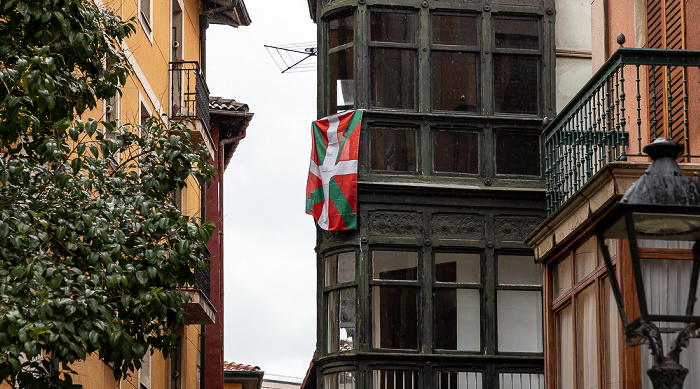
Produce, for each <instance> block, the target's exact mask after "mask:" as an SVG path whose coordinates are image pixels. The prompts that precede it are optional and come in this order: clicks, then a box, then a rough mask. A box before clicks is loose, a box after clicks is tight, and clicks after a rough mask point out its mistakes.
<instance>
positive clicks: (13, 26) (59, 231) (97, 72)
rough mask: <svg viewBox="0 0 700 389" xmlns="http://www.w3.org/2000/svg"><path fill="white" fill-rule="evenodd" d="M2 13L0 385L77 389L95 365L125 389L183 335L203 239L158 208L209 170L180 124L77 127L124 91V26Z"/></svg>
mask: <svg viewBox="0 0 700 389" xmlns="http://www.w3.org/2000/svg"><path fill="white" fill-rule="evenodd" d="M0 7H2V13H1V14H0V37H2V38H0V380H5V381H7V382H9V383H11V384H13V385H19V386H21V387H26V388H48V387H52V388H64V387H77V386H76V385H74V384H73V383H72V381H71V377H70V374H68V373H70V365H71V364H72V363H74V362H76V361H80V360H84V359H85V358H86V357H87V355H89V354H90V353H93V352H96V353H97V354H98V355H99V358H100V359H102V360H103V361H104V362H107V363H110V364H111V365H112V366H113V367H114V376H115V378H116V379H122V378H124V377H126V375H127V374H128V373H129V371H130V370H133V369H135V368H136V369H137V368H139V367H140V359H141V358H142V357H143V356H144V355H145V353H146V352H148V350H149V348H150V349H151V350H162V351H163V353H164V354H165V355H168V354H169V353H170V352H171V351H172V349H173V347H174V345H175V342H176V339H177V335H176V333H177V329H178V328H179V327H181V326H182V325H184V324H185V323H186V321H187V318H186V316H185V315H184V312H183V308H182V303H183V301H185V300H186V299H187V294H186V293H185V292H182V291H181V290H180V289H179V288H181V287H183V286H185V285H188V284H189V285H191V284H194V275H193V273H192V270H193V269H196V268H204V267H205V266H206V255H207V254H206V247H205V244H206V242H207V240H208V239H209V237H210V235H211V231H212V225H211V223H204V222H203V221H202V220H199V219H196V218H193V217H188V216H184V215H182V213H181V212H180V211H179V210H178V208H177V207H176V206H175V204H174V202H173V200H172V199H171V197H170V196H169V194H170V193H171V192H172V191H173V190H175V189H176V188H178V187H179V188H182V187H184V186H185V180H186V179H187V178H188V177H190V176H194V177H195V178H196V179H197V181H198V182H199V183H201V184H204V185H206V184H208V182H209V178H210V177H211V175H212V174H213V171H214V167H213V166H211V165H210V164H209V163H208V155H207V154H206V151H205V150H206V149H205V148H203V147H199V146H198V145H195V144H193V143H192V141H191V138H190V136H189V132H188V130H187V129H186V128H184V126H182V125H181V124H177V123H171V124H170V125H169V128H168V126H166V125H164V124H163V123H162V121H160V120H158V119H157V118H152V119H151V120H149V121H148V123H147V124H146V125H143V126H141V125H139V126H131V125H124V126H121V127H118V128H117V127H115V124H114V123H104V122H101V121H99V120H93V119H89V120H85V121H81V120H80V119H79V118H80V117H81V115H82V114H83V113H84V112H85V111H86V110H87V109H89V108H94V107H95V106H96V104H97V103H98V102H99V101H100V100H102V99H109V98H111V97H114V96H115V95H116V94H117V93H119V88H120V86H122V85H124V84H125V82H126V79H127V76H128V75H129V71H130V70H129V67H128V62H127V61H126V57H125V55H124V53H123V52H122V51H121V50H120V49H119V45H118V43H119V42H121V41H122V40H123V39H124V38H126V37H128V36H129V35H130V34H131V33H133V32H134V25H133V20H130V21H122V20H121V19H120V18H119V17H117V16H116V15H114V13H113V12H112V11H110V10H108V9H105V8H100V7H98V6H96V5H95V4H93V3H92V2H91V1H89V0H26V1H24V0H5V1H3V2H2V3H1V5H0ZM105 131H114V132H116V134H117V136H116V139H109V138H107V137H105V136H104V135H103V133H104V132H105Z"/></svg>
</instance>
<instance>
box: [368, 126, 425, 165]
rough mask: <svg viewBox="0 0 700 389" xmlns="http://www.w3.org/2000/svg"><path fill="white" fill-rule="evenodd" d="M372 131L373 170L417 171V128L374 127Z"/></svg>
mask: <svg viewBox="0 0 700 389" xmlns="http://www.w3.org/2000/svg"><path fill="white" fill-rule="evenodd" d="M370 132H371V137H372V139H371V142H370V143H371V144H370V148H371V154H372V163H371V164H372V170H375V171H394V172H415V171H416V169H417V161H416V131H415V130H409V129H394V128H384V127H372V128H371V129H370Z"/></svg>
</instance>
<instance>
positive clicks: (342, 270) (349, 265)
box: [338, 251, 355, 283]
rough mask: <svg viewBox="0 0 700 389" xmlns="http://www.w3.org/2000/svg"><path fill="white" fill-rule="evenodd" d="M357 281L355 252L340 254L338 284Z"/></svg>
mask: <svg viewBox="0 0 700 389" xmlns="http://www.w3.org/2000/svg"><path fill="white" fill-rule="evenodd" d="M350 281H355V252H354V251H349V252H346V253H340V254H338V282H339V283H340V282H350Z"/></svg>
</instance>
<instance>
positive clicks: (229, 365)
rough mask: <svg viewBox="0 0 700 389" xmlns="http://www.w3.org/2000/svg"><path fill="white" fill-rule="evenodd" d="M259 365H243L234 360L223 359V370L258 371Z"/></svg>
mask: <svg viewBox="0 0 700 389" xmlns="http://www.w3.org/2000/svg"><path fill="white" fill-rule="evenodd" d="M259 370H260V366H251V365H244V364H242V363H236V362H226V361H224V371H259Z"/></svg>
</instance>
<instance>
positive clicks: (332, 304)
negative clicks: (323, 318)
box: [326, 290, 340, 353]
mask: <svg viewBox="0 0 700 389" xmlns="http://www.w3.org/2000/svg"><path fill="white" fill-rule="evenodd" d="M339 295H340V292H338V291H337V290H334V291H332V292H329V293H328V294H327V298H326V308H327V310H328V328H327V330H328V352H329V353H334V352H336V351H338V296H339Z"/></svg>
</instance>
